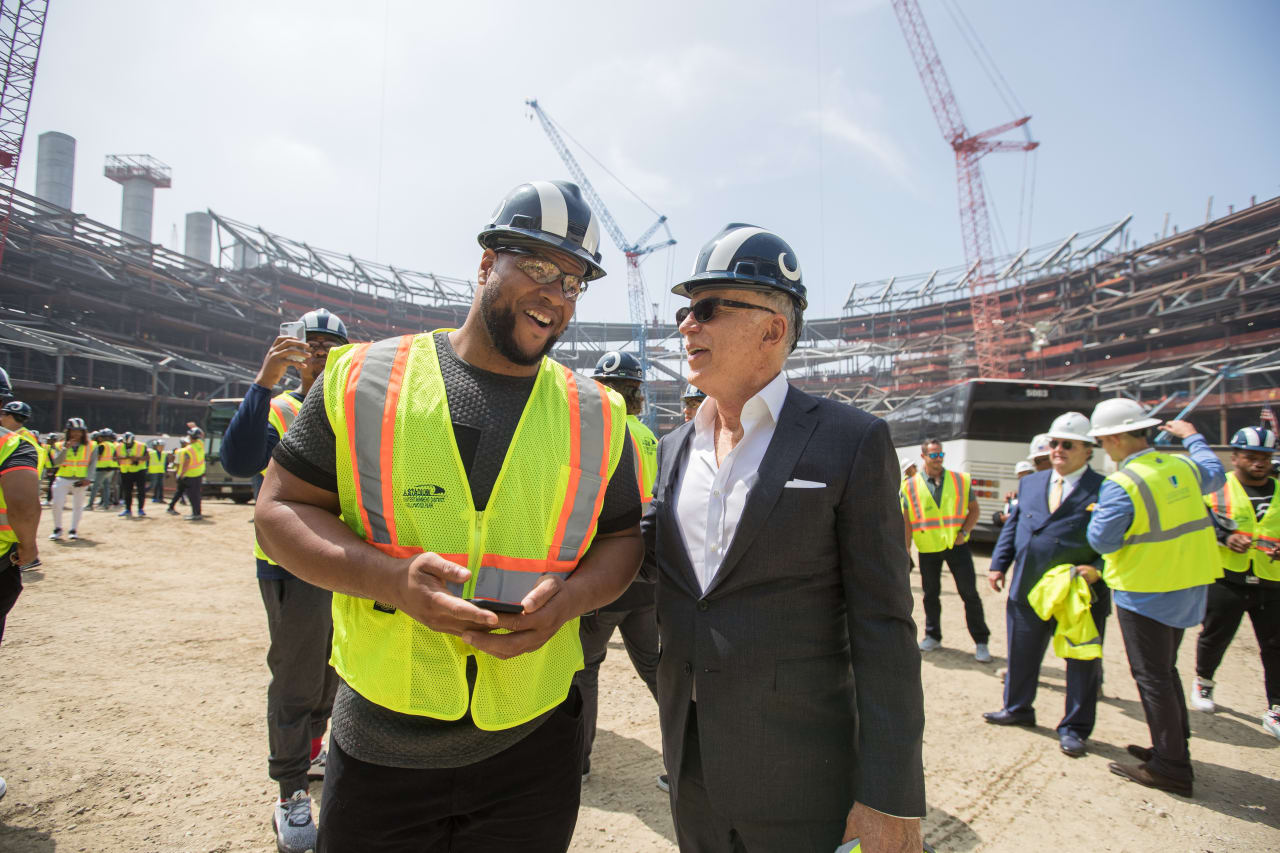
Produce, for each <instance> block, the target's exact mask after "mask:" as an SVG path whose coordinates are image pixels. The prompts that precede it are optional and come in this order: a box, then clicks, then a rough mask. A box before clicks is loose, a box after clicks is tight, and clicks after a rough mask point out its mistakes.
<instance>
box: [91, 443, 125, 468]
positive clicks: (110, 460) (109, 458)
mask: <svg viewBox="0 0 1280 853" xmlns="http://www.w3.org/2000/svg"><path fill="white" fill-rule="evenodd" d="M94 444H96V445H98V470H99V471H103V470H106V469H107V468H119V467H120V464H119V463H118V462H116V443H115V442H114V441H95V442H94Z"/></svg>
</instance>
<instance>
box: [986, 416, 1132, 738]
mask: <svg viewBox="0 0 1280 853" xmlns="http://www.w3.org/2000/svg"><path fill="white" fill-rule="evenodd" d="M1088 431H1089V419H1088V418H1086V417H1085V416H1084V415H1082V414H1080V413H1079V412H1067V413H1066V414H1064V415H1062V416H1060V417H1059V418H1058V419H1057V420H1055V421H1054V422H1053V426H1052V427H1051V428H1050V430H1049V445H1050V462H1051V463H1052V468H1051V469H1050V470H1048V471H1037V472H1036V473H1034V474H1030V475H1028V476H1026V477H1023V478H1022V480H1021V482H1020V483H1019V484H1018V503H1017V505H1016V506H1014V507H1013V511H1012V512H1011V513H1010V515H1009V520H1008V522H1007V523H1006V524H1005V525H1004V527H1003V528H1002V529H1001V531H1000V539H999V540H998V541H997V542H996V548H995V551H994V552H993V553H992V555H991V575H990V578H989V580H990V583H991V588H992V589H994V590H995V591H996V592H999V591H1000V590H1001V589H1002V588H1003V587H1004V583H1005V575H1006V574H1007V573H1009V571H1010V570H1012V577H1010V579H1009V601H1008V604H1007V606H1006V608H1005V625H1006V628H1007V631H1008V644H1009V669H1008V672H1007V674H1006V675H1005V680H1004V707H1003V708H1001V709H1000V710H999V711H988V712H987V713H984V714H983V715H982V716H983V717H984V718H985V719H986V721H987V722H988V723H993V724H995V725H1001V726H1034V725H1035V724H1036V712H1035V707H1034V704H1035V698H1036V687H1037V684H1038V682H1039V679H1040V663H1041V661H1042V660H1043V659H1044V652H1045V648H1046V647H1047V646H1048V645H1049V640H1050V639H1051V638H1052V637H1053V632H1054V629H1055V627H1056V622H1055V620H1052V619H1050V620H1049V621H1047V622H1046V621H1043V620H1042V619H1041V618H1040V617H1039V616H1038V615H1036V612H1035V610H1034V609H1032V607H1031V605H1030V604H1029V603H1028V601H1027V594H1028V593H1030V592H1031V589H1032V588H1033V587H1034V586H1035V585H1036V583H1037V582H1038V581H1039V580H1040V579H1041V578H1042V577H1043V576H1044V574H1045V572H1046V571H1048V570H1049V569H1051V568H1053V567H1054V566H1059V565H1062V564H1063V563H1069V564H1071V565H1073V566H1075V567H1076V569H1077V571H1079V573H1080V574H1081V575H1083V576H1084V577H1085V579H1086V580H1088V581H1089V583H1090V584H1091V585H1092V586H1091V589H1092V591H1093V595H1094V601H1093V606H1092V608H1091V611H1092V614H1093V621H1094V623H1095V624H1096V625H1097V627H1098V642H1099V643H1101V642H1102V635H1103V632H1104V630H1105V628H1106V620H1107V614H1108V613H1110V612H1111V595H1110V591H1109V590H1108V589H1107V586H1106V584H1105V583H1103V582H1102V581H1101V580H1099V578H1098V567H1099V566H1101V564H1102V563H1101V561H1102V557H1101V555H1099V554H1098V553H1097V552H1096V551H1094V550H1093V548H1091V547H1090V546H1089V541H1088V538H1087V537H1086V535H1085V531H1086V530H1087V528H1088V526H1089V514H1090V513H1091V512H1092V510H1093V507H1094V504H1095V503H1096V502H1097V500H1098V489H1099V487H1101V485H1102V481H1103V477H1102V475H1101V474H1099V473H1098V472H1096V471H1094V470H1093V469H1092V468H1090V467H1089V457H1090V456H1091V455H1092V453H1093V443H1092V440H1091V439H1090V438H1088V436H1087V433H1088ZM1101 686H1102V660H1101V659H1100V658H1097V659H1094V660H1075V659H1068V660H1067V701H1066V714H1065V715H1064V716H1063V718H1062V722H1060V723H1058V743H1059V745H1060V746H1061V747H1062V751H1063V752H1064V753H1066V754H1067V755H1069V756H1071V757H1072V758H1079V757H1080V756H1082V755H1084V754H1085V741H1086V740H1087V739H1088V737H1089V735H1090V734H1091V733H1092V732H1093V724H1094V720H1095V719H1096V712H1097V705H1098V691H1099V689H1100V688H1101Z"/></svg>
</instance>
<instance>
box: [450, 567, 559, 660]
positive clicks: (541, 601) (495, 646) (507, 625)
mask: <svg viewBox="0 0 1280 853" xmlns="http://www.w3.org/2000/svg"><path fill="white" fill-rule="evenodd" d="M563 589H564V581H562V580H560V578H558V577H557V576H555V575H544V576H543V577H542V579H541V580H540V581H538V584H537V586H535V587H534V588H533V589H532V590H530V591H529V594H528V595H526V596H525V597H524V599H523V600H522V601H521V602H520V603H521V605H522V606H523V607H524V612H523V613H499V614H497V616H498V627H499V628H503V629H505V630H506V631H508V632H509V633H505V634H491V633H487V632H480V631H471V632H468V633H467V634H464V635H463V637H462V639H463V640H464V641H466V642H467V643H469V644H470V645H472V646H475V647H476V648H477V649H479V650H480V651H482V652H487V653H488V654H491V655H493V656H494V657H496V658H501V659H502V660H506V659H507V658H513V657H515V656H517V655H522V654H524V653H525V652H531V651H533V650H535V649H539V648H542V646H543V645H545V644H546V642H547V641H548V640H550V639H551V638H552V637H553V636H555V633H556V631H559V630H560V626H562V625H564V623H565V622H568V621H569V620H570V619H572V618H573V617H574V616H577V615H580V614H577V613H572V612H569V610H568V609H567V608H566V607H565V604H566V602H565V600H564V597H563V596H561V595H560V593H561V591H562V590H563Z"/></svg>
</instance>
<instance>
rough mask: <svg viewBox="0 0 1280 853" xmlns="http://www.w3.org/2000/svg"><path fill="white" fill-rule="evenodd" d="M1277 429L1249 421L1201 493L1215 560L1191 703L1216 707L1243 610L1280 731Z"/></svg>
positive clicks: (1268, 718) (1270, 715)
mask: <svg viewBox="0 0 1280 853" xmlns="http://www.w3.org/2000/svg"><path fill="white" fill-rule="evenodd" d="M1275 452H1276V434H1275V433H1274V432H1272V431H1271V430H1268V429H1263V428H1262V427H1246V428H1245V429H1242V430H1239V431H1238V432H1236V434H1235V435H1233V436H1232V437H1231V464H1232V467H1233V469H1234V470H1232V471H1230V472H1229V473H1228V474H1227V484H1226V485H1225V486H1223V487H1222V488H1221V489H1219V490H1218V491H1216V492H1214V493H1213V494H1212V495H1209V496H1208V497H1207V498H1206V499H1205V500H1206V502H1207V503H1208V504H1209V508H1210V509H1211V510H1213V514H1214V517H1215V518H1216V519H1218V520H1219V524H1218V525H1217V535H1218V562H1219V563H1221V565H1222V567H1223V568H1224V569H1226V573H1225V574H1224V575H1223V576H1222V577H1220V578H1218V580H1217V581H1216V582H1215V583H1214V584H1213V586H1211V587H1209V599H1208V603H1207V606H1206V609H1205V616H1204V626H1203V627H1202V628H1201V629H1200V639H1199V641H1198V642H1197V643H1196V680H1195V684H1194V685H1193V686H1192V688H1191V707H1193V708H1195V709H1196V710H1197V711H1205V712H1206V713H1210V714H1211V713H1213V712H1214V711H1216V710H1217V706H1216V705H1215V704H1214V701H1213V688H1214V683H1213V674H1214V672H1216V671H1217V669H1218V664H1219V663H1221V662H1222V656H1223V654H1225V653H1226V651H1227V646H1229V645H1230V644H1231V639H1232V637H1234V636H1235V635H1236V629H1237V628H1239V627H1240V619H1241V618H1242V617H1243V616H1244V614H1245V613H1248V614H1249V619H1250V621H1252V622H1253V633H1254V634H1256V635H1257V638H1258V647H1259V651H1261V653H1262V673H1263V682H1264V685H1265V687H1266V691H1267V710H1266V711H1264V712H1263V714H1262V726H1263V728H1264V729H1265V730H1266V731H1267V732H1269V733H1271V734H1273V735H1275V736H1276V737H1277V738H1280V480H1277V479H1276V478H1275V477H1274V476H1272V474H1271V460H1272V457H1273V456H1274V454H1275Z"/></svg>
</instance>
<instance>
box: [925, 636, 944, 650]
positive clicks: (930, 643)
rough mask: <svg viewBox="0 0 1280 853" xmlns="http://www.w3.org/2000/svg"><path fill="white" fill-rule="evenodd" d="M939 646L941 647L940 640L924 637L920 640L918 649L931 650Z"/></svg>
mask: <svg viewBox="0 0 1280 853" xmlns="http://www.w3.org/2000/svg"><path fill="white" fill-rule="evenodd" d="M940 648H942V641H941V640H935V639H934V638H933V637H925V638H924V639H923V640H921V641H920V651H922V652H931V651H933V650H934V649H940Z"/></svg>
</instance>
